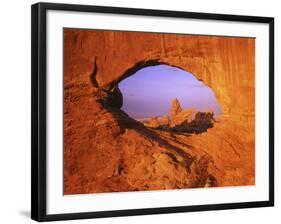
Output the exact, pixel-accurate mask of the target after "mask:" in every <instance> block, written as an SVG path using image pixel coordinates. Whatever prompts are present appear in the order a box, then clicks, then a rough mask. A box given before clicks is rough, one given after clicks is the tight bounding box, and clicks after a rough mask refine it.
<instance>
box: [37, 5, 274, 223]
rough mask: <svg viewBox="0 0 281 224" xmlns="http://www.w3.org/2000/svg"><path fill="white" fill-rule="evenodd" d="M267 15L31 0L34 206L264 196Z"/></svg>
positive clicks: (269, 163) (208, 206) (164, 206)
mask: <svg viewBox="0 0 281 224" xmlns="http://www.w3.org/2000/svg"><path fill="white" fill-rule="evenodd" d="M273 81H274V19H273V18H269V17H253V16H240V15H223V14H209V13H194V12H180V11H163V10H151V9H135V8H134V9H133V8H115V7H102V6H86V5H68V4H53V3H38V4H35V5H33V6H32V208H31V209H32V219H35V220H37V221H53V220H67V219H83V218H97V217H113V216H129V215H145V214H159V213H175V212H190V211H203V210H218V209H234V208H251V207H262V206H273V205H274V89H273V88H274V85H273Z"/></svg>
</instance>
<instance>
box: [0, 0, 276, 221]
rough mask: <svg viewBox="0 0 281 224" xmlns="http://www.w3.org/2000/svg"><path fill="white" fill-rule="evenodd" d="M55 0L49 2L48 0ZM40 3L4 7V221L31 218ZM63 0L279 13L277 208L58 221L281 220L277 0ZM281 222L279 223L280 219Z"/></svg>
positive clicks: (0, 170) (0, 205)
mask: <svg viewBox="0 0 281 224" xmlns="http://www.w3.org/2000/svg"><path fill="white" fill-rule="evenodd" d="M50 1H51V0H50ZM35 2H36V1H33V0H32V1H24V0H14V1H12V0H11V1H3V2H1V7H0V17H1V19H0V24H1V25H0V152H1V156H0V223H15V224H17V223H35V222H34V221H32V220H30V218H29V216H30V5H31V4H32V3H35ZM60 2H61V3H76V4H91V5H105V6H119V7H136V8H154V9H164V10H165V9H166V10H185V11H195V12H210V13H226V14H244V15H256V16H273V17H275V62H276V66H275V77H276V78H275V89H276V91H275V99H276V100H275V105H276V109H275V113H276V117H275V123H276V127H275V132H276V135H275V138H276V142H275V161H276V166H275V170H276V175H275V178H276V197H275V199H276V206H275V207H274V208H256V209H238V210H227V211H211V212H196V213H182V214H169V215H150V216H134V217H121V218H106V219H96V220H83V221H82V220H77V221H68V222H60V223H69V224H70V223H82V224H84V223H85V224H86V223H99V224H109V223H110V224H112V223H113V224H114V223H122V224H128V223H136V224H138V223H141V224H143V223H163V224H165V223H196V224H197V223H198V224H199V223H217V224H219V223H229V224H231V223H235V224H237V223H257V224H258V223H278V221H277V220H280V219H281V198H280V190H279V189H278V188H280V186H281V177H280V175H281V172H280V169H281V166H280V162H281V161H280V156H281V153H280V151H279V150H280V148H281V142H280V140H279V139H278V137H280V135H279V133H280V128H281V123H280V117H279V116H277V114H280V113H281V106H280V100H279V97H281V91H280V90H281V88H279V89H278V87H280V85H281V80H280V77H279V75H278V74H279V73H280V63H279V61H280V52H281V49H280V41H279V40H280V39H281V33H280V20H281V16H280V8H281V7H280V5H281V4H279V1H278V0H267V1H264V0H263V1H258V0H255V1H246V0H230V1H225V0H212V1H210V0H193V1H188V0H172V1H163V0H92V1H91V0H67V1H64V0H60ZM279 222H280V221H279Z"/></svg>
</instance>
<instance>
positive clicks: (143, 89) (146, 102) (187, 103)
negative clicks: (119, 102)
mask: <svg viewBox="0 0 281 224" xmlns="http://www.w3.org/2000/svg"><path fill="white" fill-rule="evenodd" d="M119 88H120V90H121V92H122V95H123V107H122V108H121V109H122V110H124V111H125V112H126V113H127V114H129V116H131V117H133V118H148V117H152V116H163V115H170V109H171V103H172V100H173V99H175V98H177V99H178V100H179V102H180V104H181V107H182V108H183V109H186V108H195V109H197V110H199V111H205V110H206V109H208V108H211V109H213V111H214V113H215V116H218V115H220V113H221V110H220V105H219V104H218V102H217V100H216V97H215V95H214V92H213V91H212V90H211V89H210V88H209V87H207V86H205V85H204V84H203V83H202V82H200V81H199V80H197V79H196V78H195V77H194V76H193V75H192V74H191V73H189V72H187V71H184V70H182V69H180V68H176V67H172V66H168V65H157V66H148V67H145V68H142V69H140V70H138V71H137V72H136V73H135V74H133V75H132V76H130V77H128V78H126V79H124V80H122V81H121V82H120V83H119Z"/></svg>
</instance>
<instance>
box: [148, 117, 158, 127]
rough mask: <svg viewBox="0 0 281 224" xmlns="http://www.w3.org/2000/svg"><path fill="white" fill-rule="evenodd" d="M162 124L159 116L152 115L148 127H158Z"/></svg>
mask: <svg viewBox="0 0 281 224" xmlns="http://www.w3.org/2000/svg"><path fill="white" fill-rule="evenodd" d="M159 126H160V122H159V121H158V118H157V117H152V118H151V119H150V121H149V124H148V127H151V128H158V127H159Z"/></svg>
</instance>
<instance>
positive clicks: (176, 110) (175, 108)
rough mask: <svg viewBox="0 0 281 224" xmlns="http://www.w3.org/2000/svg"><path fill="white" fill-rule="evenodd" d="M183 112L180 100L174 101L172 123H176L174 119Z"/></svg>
mask: <svg viewBox="0 0 281 224" xmlns="http://www.w3.org/2000/svg"><path fill="white" fill-rule="evenodd" d="M181 111H182V108H181V105H180V102H179V100H178V99H174V100H173V101H172V108H171V119H172V123H174V119H175V118H176V116H177V115H178V114H179V113H180V112H181Z"/></svg>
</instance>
